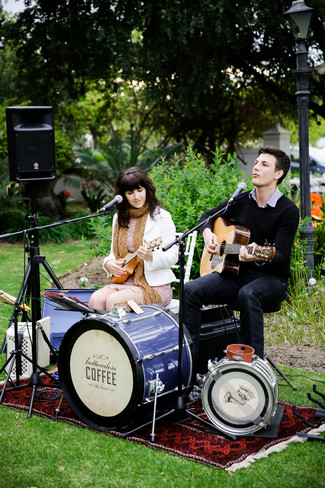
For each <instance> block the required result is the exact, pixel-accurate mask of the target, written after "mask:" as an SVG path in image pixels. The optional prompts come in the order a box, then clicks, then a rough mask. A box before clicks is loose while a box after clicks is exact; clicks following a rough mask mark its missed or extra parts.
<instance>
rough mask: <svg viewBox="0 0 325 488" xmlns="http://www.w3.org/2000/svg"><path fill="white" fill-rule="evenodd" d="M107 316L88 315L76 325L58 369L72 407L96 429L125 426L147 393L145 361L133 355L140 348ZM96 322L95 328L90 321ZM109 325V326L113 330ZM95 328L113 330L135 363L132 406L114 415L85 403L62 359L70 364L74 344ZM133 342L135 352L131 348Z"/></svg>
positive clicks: (66, 340) (61, 351)
mask: <svg viewBox="0 0 325 488" xmlns="http://www.w3.org/2000/svg"><path fill="white" fill-rule="evenodd" d="M103 319H104V318H103V317H101V318H96V319H94V318H92V317H87V318H85V319H81V320H80V321H79V322H76V323H75V324H74V325H72V326H71V327H70V329H69V330H68V331H67V332H66V334H65V335H64V337H63V339H62V342H61V345H60V349H59V357H58V371H59V378H60V383H61V386H62V389H63V391H64V394H65V396H66V398H67V400H68V402H69V404H70V406H71V407H72V408H73V410H74V411H75V412H76V413H77V415H78V416H79V417H80V418H81V420H83V421H84V422H85V423H87V424H90V425H92V426H94V427H96V428H98V427H99V428H101V427H102V428H106V427H115V426H117V425H121V424H122V423H123V422H126V421H127V420H128V419H129V418H130V415H131V413H132V412H133V411H134V410H135V409H136V407H137V405H138V404H139V399H140V398H141V395H142V396H143V395H144V373H143V368H142V363H141V364H140V363H139V361H138V360H135V358H134V357H133V354H132V353H134V352H136V353H137V355H138V351H137V350H136V349H135V347H134V344H133V343H131V344H128V341H127V340H126V336H127V335H126V334H123V335H122V334H121V335H120V334H118V331H120V330H121V328H120V327H119V326H117V325H116V324H113V326H112V322H109V320H107V319H106V321H105V320H103ZM92 323H93V324H94V327H89V324H92ZM99 325H100V326H99ZM107 325H109V329H108V327H107ZM91 329H97V330H102V331H103V332H107V333H108V331H109V332H110V333H112V336H113V337H114V338H115V339H117V340H118V342H120V344H121V345H122V346H123V347H124V349H125V352H126V354H127V356H128V358H129V360H130V364H131V369H132V373H133V390H132V394H131V397H130V400H129V402H128V405H127V406H126V407H125V409H124V410H123V411H122V412H121V413H119V414H117V415H115V416H112V417H105V416H102V415H99V414H96V413H94V412H93V411H92V410H90V409H89V408H88V407H87V406H86V405H85V404H84V403H83V402H82V400H81V398H80V397H79V395H78V393H77V391H76V389H75V387H74V384H73V381H72V377H71V370H70V367H69V368H68V367H67V376H65V372H64V368H63V364H62V362H61V361H63V359H62V358H64V361H65V365H66V366H70V360H71V354H72V349H73V345H74V344H75V342H76V341H77V339H78V338H79V337H81V335H82V334H83V333H85V332H88V330H91ZM121 339H122V341H121ZM69 345H70V347H69ZM130 345H131V348H132V349H133V351H131V348H130ZM125 346H126V347H125ZM60 356H61V359H60ZM70 392H73V393H70ZM98 421H100V423H98Z"/></svg>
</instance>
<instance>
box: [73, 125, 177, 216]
mask: <svg viewBox="0 0 325 488" xmlns="http://www.w3.org/2000/svg"><path fill="white" fill-rule="evenodd" d="M135 139H136V134H135V133H134V132H133V131H132V130H131V131H129V132H128V135H127V137H126V138H125V139H124V138H123V137H122V135H121V134H120V133H119V132H117V131H115V132H114V134H113V136H112V137H111V138H110V139H109V140H108V142H107V143H106V144H104V143H102V144H101V150H100V149H90V148H86V149H82V148H80V149H78V148H75V149H74V153H75V158H76V164H75V166H74V167H72V168H70V169H69V170H67V171H66V174H67V175H69V176H71V175H78V176H79V177H80V178H81V179H82V180H85V181H87V182H88V183H83V185H82V192H81V194H82V196H83V198H84V199H85V201H86V203H87V205H88V207H89V209H90V210H91V211H92V212H95V211H97V210H98V209H99V208H100V207H101V206H102V205H103V203H104V200H105V198H107V197H109V198H111V197H112V196H113V195H114V184H115V180H116V179H117V176H118V174H119V173H120V172H121V171H123V170H124V169H126V168H129V167H131V166H138V167H140V168H142V169H143V170H144V171H149V170H150V168H152V167H153V166H154V165H155V164H157V163H158V162H159V160H160V159H162V158H163V157H165V156H166V155H170V154H173V153H177V152H179V151H180V149H181V145H180V144H170V145H168V146H166V147H162V148H160V149H158V148H157V149H152V150H147V151H144V152H143V153H141V152H140V149H141V148H140V146H139V144H137V142H136V140H135ZM65 181H66V183H67V184H69V179H68V178H66V180H65Z"/></svg>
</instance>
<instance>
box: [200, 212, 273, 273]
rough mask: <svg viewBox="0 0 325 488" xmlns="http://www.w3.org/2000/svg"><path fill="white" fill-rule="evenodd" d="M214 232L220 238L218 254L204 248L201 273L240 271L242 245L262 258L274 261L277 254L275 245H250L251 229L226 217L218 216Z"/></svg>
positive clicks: (250, 252)
mask: <svg viewBox="0 0 325 488" xmlns="http://www.w3.org/2000/svg"><path fill="white" fill-rule="evenodd" d="M213 233H214V234H216V236H217V239H218V248H219V252H218V254H210V253H208V252H207V251H206V249H204V250H203V253H202V258H201V266H200V275H201V276H204V275H207V274H210V273H213V272H215V271H216V272H217V273H222V271H230V272H233V273H236V274H238V272H239V266H240V261H239V253H240V248H241V246H245V247H246V249H247V251H248V252H249V254H252V255H255V256H258V257H259V258H261V259H262V260H265V261H272V259H273V258H274V254H275V247H273V246H255V247H251V246H248V245H247V244H248V242H249V238H250V231H249V230H248V229H246V228H245V227H240V226H238V225H236V226H235V225H232V224H231V223H230V222H229V221H227V220H226V219H223V218H222V217H218V218H217V219H216V221H215V223H214V225H213Z"/></svg>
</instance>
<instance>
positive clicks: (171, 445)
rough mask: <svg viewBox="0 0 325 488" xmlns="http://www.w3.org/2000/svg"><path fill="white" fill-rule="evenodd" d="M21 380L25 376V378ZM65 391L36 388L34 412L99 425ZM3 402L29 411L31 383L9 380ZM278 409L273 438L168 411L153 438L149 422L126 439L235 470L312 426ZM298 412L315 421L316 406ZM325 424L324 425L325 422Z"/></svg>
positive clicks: (197, 410) (196, 406) (197, 408)
mask: <svg viewBox="0 0 325 488" xmlns="http://www.w3.org/2000/svg"><path fill="white" fill-rule="evenodd" d="M22 383H23V381H21V384H22ZM61 393H62V392H61V390H60V389H59V388H57V389H50V388H46V387H38V388H36V394H35V398H34V402H33V405H32V414H34V415H38V416H41V417H45V418H49V419H51V420H54V421H64V422H68V423H70V424H73V425H77V426H79V427H83V428H88V429H92V430H96V429H93V428H92V427H89V426H88V425H86V424H85V423H84V422H82V421H81V420H79V419H78V417H77V416H76V414H75V413H74V412H73V410H72V409H71V408H70V406H69V405H68V404H67V402H66V400H65V398H64V397H63V396H62V394H61ZM2 405H3V406H6V407H10V408H14V409H19V410H25V411H28V410H29V408H30V405H31V388H30V387H28V386H26V387H24V388H21V389H13V390H10V389H9V385H8V386H7V389H6V391H5V394H4V397H3V402H2ZM188 409H189V410H190V411H191V412H193V413H194V414H196V415H197V416H199V417H201V418H203V419H207V418H206V415H205V413H204V411H203V410H202V404H201V401H200V400H197V401H195V402H192V403H190V404H189V405H188ZM279 409H280V410H281V414H282V411H283V414H282V418H281V421H280V424H279V425H278V426H277V428H276V434H275V435H274V434H273V437H272V434H271V436H268V435H267V434H266V435H265V432H264V429H263V430H262V431H258V432H256V433H255V435H254V436H253V435H250V436H246V437H237V440H231V439H229V438H227V437H225V436H223V435H222V433H217V434H216V433H212V432H211V431H210V432H209V430H208V429H207V427H206V426H205V425H204V424H203V423H201V422H200V421H198V420H197V419H195V418H193V417H190V416H188V415H183V416H182V418H178V420H175V419H174V418H173V417H169V416H167V417H165V418H164V419H162V420H159V421H157V422H156V425H155V437H154V441H152V440H151V432H152V426H151V425H149V426H147V427H143V428H141V429H140V430H138V431H136V432H135V433H133V434H130V435H129V436H127V437H126V438H127V439H128V440H130V441H133V442H137V443H141V444H145V445H146V446H150V447H152V448H154V449H158V450H161V451H165V452H169V453H172V454H175V455H177V456H181V457H184V458H186V459H189V460H193V461H197V462H200V463H203V464H207V465H209V466H214V467H216V468H222V469H226V470H228V471H235V470H236V469H238V468H241V467H245V466H248V465H249V464H250V463H252V462H254V461H255V460H256V459H258V458H261V457H265V456H267V455H268V454H269V453H270V452H274V451H281V450H282V449H284V448H285V447H286V446H287V445H288V443H290V442H292V441H297V440H299V438H298V437H297V436H296V433H298V432H309V431H310V430H311V429H310V428H309V427H307V426H306V424H305V423H304V422H303V421H302V420H301V419H300V418H298V417H297V416H296V415H294V413H293V412H292V405H290V404H287V403H281V402H280V403H279V405H278V410H279ZM297 411H298V412H299V413H300V414H302V415H303V416H304V417H305V418H306V419H307V420H308V421H309V422H311V423H312V424H316V423H317V419H315V409H314V408H310V407H297ZM322 427H323V428H324V426H322ZM98 430H100V431H101V432H103V433H106V434H109V435H112V436H115V437H119V436H120V435H121V434H120V432H118V431H116V430H104V431H103V430H102V429H98ZM313 432H314V431H313ZM259 435H260V437H259ZM262 435H263V436H264V437H262Z"/></svg>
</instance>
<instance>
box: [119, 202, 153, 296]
mask: <svg viewBox="0 0 325 488" xmlns="http://www.w3.org/2000/svg"><path fill="white" fill-rule="evenodd" d="M148 213H149V210H148V208H147V205H144V206H143V207H142V208H130V209H129V215H130V218H134V219H136V220H137V222H136V226H135V230H134V234H133V245H134V249H135V250H137V249H138V248H139V247H140V246H142V245H143V235H144V229H145V226H146V222H147V217H148ZM127 232H128V227H120V226H119V225H118V220H117V221H116V223H115V227H114V239H113V252H114V255H115V256H116V258H117V259H120V258H124V256H126V255H127V253H128V252H129V251H128V248H127ZM133 281H134V284H135V286H139V287H140V288H141V290H142V294H143V300H144V304H148V303H159V302H161V296H160V294H159V293H158V292H157V291H156V290H155V289H154V288H152V287H151V286H149V285H148V283H147V281H146V278H145V276H144V265H143V260H142V259H140V260H139V263H138V265H137V266H136V268H135V270H134V273H133Z"/></svg>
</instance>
